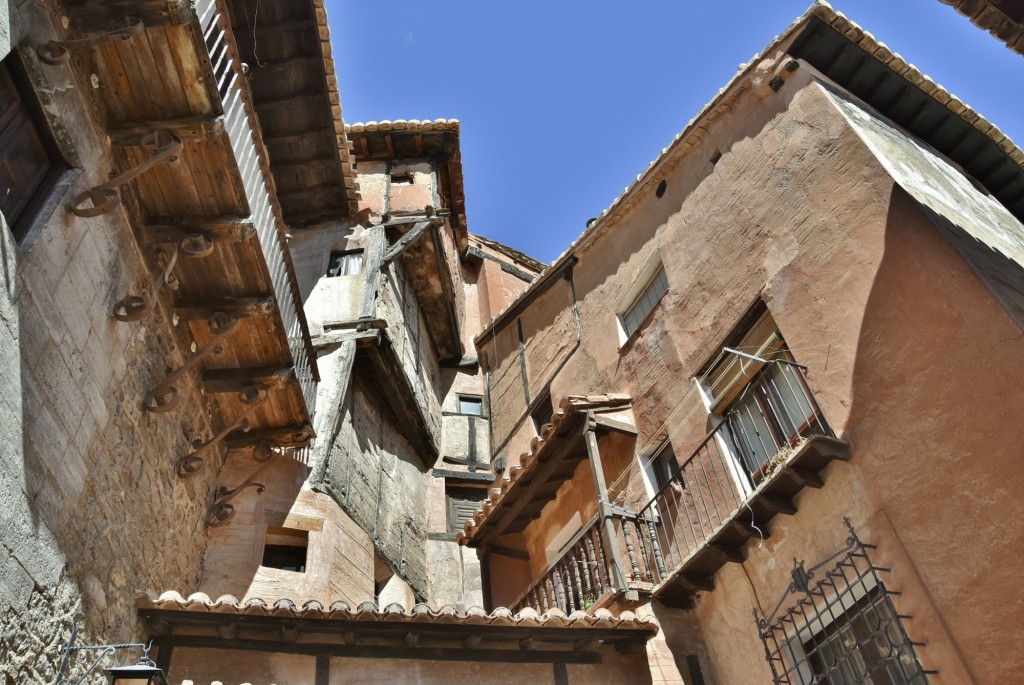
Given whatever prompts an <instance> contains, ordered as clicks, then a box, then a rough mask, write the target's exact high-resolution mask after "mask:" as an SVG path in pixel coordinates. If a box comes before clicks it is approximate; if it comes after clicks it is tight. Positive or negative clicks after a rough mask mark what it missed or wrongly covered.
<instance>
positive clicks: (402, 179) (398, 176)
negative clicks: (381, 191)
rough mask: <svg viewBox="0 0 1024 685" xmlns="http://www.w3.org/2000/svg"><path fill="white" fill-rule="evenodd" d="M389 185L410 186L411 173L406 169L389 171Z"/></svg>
mask: <svg viewBox="0 0 1024 685" xmlns="http://www.w3.org/2000/svg"><path fill="white" fill-rule="evenodd" d="M391 185H393V186H411V185H412V174H410V173H409V172H408V171H393V172H391Z"/></svg>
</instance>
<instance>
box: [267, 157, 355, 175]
mask: <svg viewBox="0 0 1024 685" xmlns="http://www.w3.org/2000/svg"><path fill="white" fill-rule="evenodd" d="M333 165H337V166H338V167H340V166H341V163H340V162H339V161H338V158H337V157H334V156H326V157H313V158H312V159H306V160H303V161H301V162H287V163H284V164H273V163H271V165H270V170H271V171H273V172H274V173H275V174H280V173H284V172H288V171H305V170H307V169H309V167H311V166H333Z"/></svg>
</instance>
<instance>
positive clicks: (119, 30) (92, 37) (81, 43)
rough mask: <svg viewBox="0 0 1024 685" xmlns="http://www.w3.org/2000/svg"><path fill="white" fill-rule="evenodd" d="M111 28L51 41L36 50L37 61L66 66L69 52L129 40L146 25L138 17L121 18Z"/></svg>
mask: <svg viewBox="0 0 1024 685" xmlns="http://www.w3.org/2000/svg"><path fill="white" fill-rule="evenodd" d="M114 24H115V25H114V26H113V28H111V30H109V31H103V32H101V33H90V34H86V35H82V36H77V37H75V38H69V39H68V40H60V41H57V40H51V41H49V42H48V43H46V44H45V45H43V46H42V47H41V48H39V49H38V50H36V54H38V55H39V61H40V62H42V63H43V64H49V65H50V66H57V65H60V64H67V63H68V62H69V61H70V60H71V50H73V49H74V48H84V47H90V46H94V45H100V44H102V43H107V42H110V41H112V40H116V39H118V38H120V39H121V40H131V39H132V37H133V36H137V35H139V34H141V33H142V32H143V31H145V30H146V25H145V24H144V23H143V22H142V20H141V19H139V18H138V17H121V18H120V19H118V20H117V21H115V22H114Z"/></svg>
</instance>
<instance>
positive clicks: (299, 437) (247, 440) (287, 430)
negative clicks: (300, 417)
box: [224, 423, 314, 449]
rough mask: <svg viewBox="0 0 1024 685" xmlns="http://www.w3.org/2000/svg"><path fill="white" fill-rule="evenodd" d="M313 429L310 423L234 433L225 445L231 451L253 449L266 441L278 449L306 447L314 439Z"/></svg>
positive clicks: (226, 440)
mask: <svg viewBox="0 0 1024 685" xmlns="http://www.w3.org/2000/svg"><path fill="white" fill-rule="evenodd" d="M313 435H314V434H313V427H312V426H310V425H309V424H308V423H305V424H302V425H295V426H282V427H280V428H260V429H253V430H251V431H249V432H245V431H240V430H238V431H234V432H233V433H230V434H228V437H227V438H225V440H224V443H225V444H226V445H227V446H228V448H229V449H240V448H242V447H252V446H253V445H255V444H257V443H259V442H263V441H264V440H265V441H267V442H269V443H270V444H272V445H276V446H277V447H305V446H307V445H308V444H309V441H310V440H312V439H313Z"/></svg>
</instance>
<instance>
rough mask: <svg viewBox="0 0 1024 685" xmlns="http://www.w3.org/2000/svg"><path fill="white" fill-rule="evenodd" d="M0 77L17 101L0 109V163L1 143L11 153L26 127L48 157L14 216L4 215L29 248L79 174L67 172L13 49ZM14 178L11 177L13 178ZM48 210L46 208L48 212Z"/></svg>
mask: <svg viewBox="0 0 1024 685" xmlns="http://www.w3.org/2000/svg"><path fill="white" fill-rule="evenodd" d="M0 80H6V81H7V84H8V86H9V88H10V89H11V92H12V94H13V95H14V97H16V98H17V100H16V102H14V103H12V104H11V106H10V107H9V108H8V109H7V110H6V111H4V112H0V118H2V120H0V163H4V162H6V160H7V159H8V156H7V153H6V152H4V151H3V146H5V145H6V146H8V149H9V150H10V151H11V152H13V148H14V146H15V145H16V144H17V143H18V141H19V140H20V139H21V140H23V139H24V135H25V133H26V131H25V127H28V130H29V131H31V133H32V134H33V136H34V140H35V142H36V143H37V144H38V146H39V148H41V150H42V152H43V154H44V155H45V157H46V159H47V166H46V169H45V170H44V171H43V172H42V176H41V177H40V178H38V179H37V180H36V181H35V182H34V183H32V184H30V185H31V188H30V190H29V191H28V193H27V201H26V202H25V203H24V204H23V205H22V206H21V207H20V208H18V210H17V215H16V216H8V215H7V214H6V213H5V214H4V220H5V221H6V223H7V225H8V229H9V230H10V232H11V235H12V236H13V237H14V239H15V242H16V243H17V244H18V245H19V247H21V248H22V249H28V248H29V247H30V246H31V244H32V243H33V242H34V240H35V238H36V237H37V234H38V230H39V228H40V227H41V225H42V223H43V222H45V220H47V219H49V216H50V215H51V214H52V210H53V209H55V208H56V206H57V204H58V201H57V198H58V193H59V195H60V196H62V195H63V192H64V191H65V190H66V189H67V188H68V187H69V186H70V184H71V182H72V181H73V180H74V177H76V176H77V175H78V174H74V175H69V171H71V168H70V165H69V164H68V162H67V159H66V158H65V155H64V154H63V152H62V151H61V149H60V146H59V145H58V143H57V140H56V137H55V136H54V134H53V131H52V129H51V126H50V122H49V119H48V117H47V116H46V113H45V111H44V110H43V107H42V104H41V103H40V101H39V97H38V95H37V94H36V89H35V86H34V85H33V83H32V81H31V79H30V78H29V76H28V73H27V71H26V69H25V66H24V64H23V63H22V62H21V59H20V57H18V54H17V51H14V50H12V51H11V52H10V54H8V55H7V57H5V58H4V59H3V60H2V61H0ZM12 180H13V178H12ZM48 209H49V211H47V210H48Z"/></svg>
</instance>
